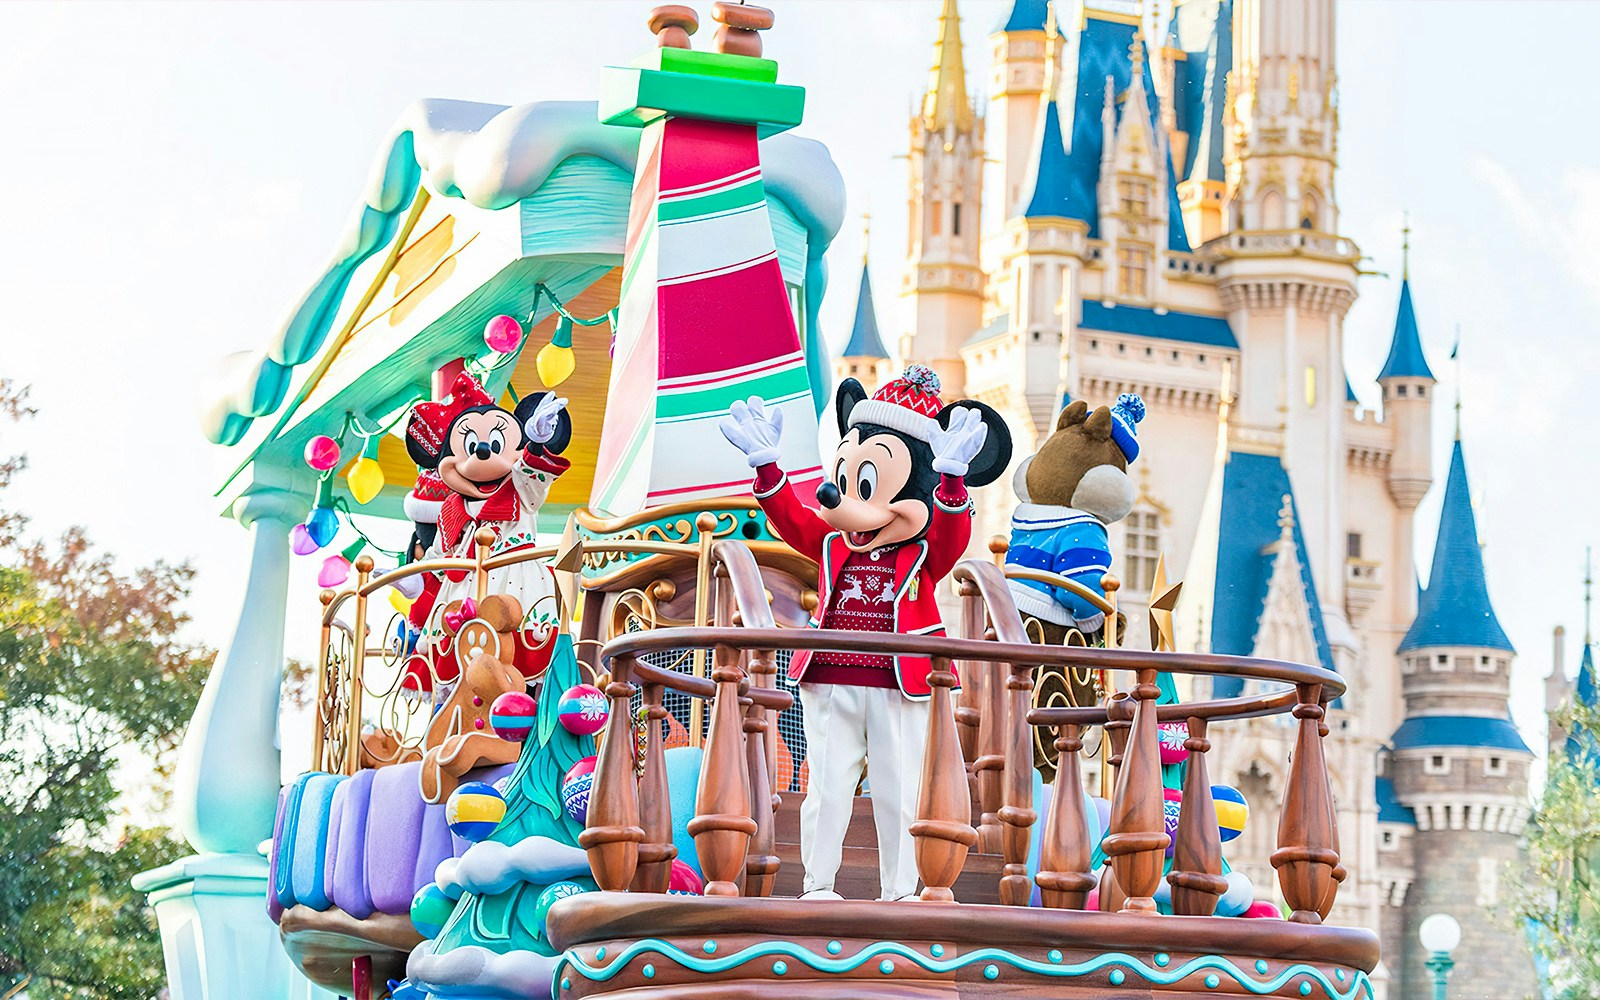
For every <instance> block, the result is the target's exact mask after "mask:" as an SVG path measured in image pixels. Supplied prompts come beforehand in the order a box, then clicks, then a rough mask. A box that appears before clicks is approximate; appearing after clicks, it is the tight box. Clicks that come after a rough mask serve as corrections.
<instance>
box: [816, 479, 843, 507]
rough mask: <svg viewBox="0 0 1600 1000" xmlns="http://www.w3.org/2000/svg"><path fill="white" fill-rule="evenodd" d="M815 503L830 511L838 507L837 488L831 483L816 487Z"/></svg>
mask: <svg viewBox="0 0 1600 1000" xmlns="http://www.w3.org/2000/svg"><path fill="white" fill-rule="evenodd" d="M817 503H820V504H822V506H824V507H826V508H828V509H829V510H832V509H833V508H835V507H837V506H839V487H837V486H835V485H833V484H832V483H823V484H822V485H821V486H818V487H817Z"/></svg>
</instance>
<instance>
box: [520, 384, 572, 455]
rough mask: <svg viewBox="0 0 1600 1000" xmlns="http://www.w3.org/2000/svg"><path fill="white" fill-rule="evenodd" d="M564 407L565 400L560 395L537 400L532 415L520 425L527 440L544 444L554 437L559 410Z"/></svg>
mask: <svg viewBox="0 0 1600 1000" xmlns="http://www.w3.org/2000/svg"><path fill="white" fill-rule="evenodd" d="M566 408H567V401H566V399H564V398H563V397H561V396H546V397H544V398H543V399H541V400H539V405H538V406H536V407H534V408H533V416H531V417H529V418H528V422H527V423H525V424H523V425H522V430H523V432H524V433H526V434H527V435H528V440H529V441H531V442H533V443H534V444H544V443H545V442H546V441H548V440H550V439H551V438H553V437H555V436H556V426H557V421H558V420H559V418H560V416H561V411H562V410H565V409H566Z"/></svg>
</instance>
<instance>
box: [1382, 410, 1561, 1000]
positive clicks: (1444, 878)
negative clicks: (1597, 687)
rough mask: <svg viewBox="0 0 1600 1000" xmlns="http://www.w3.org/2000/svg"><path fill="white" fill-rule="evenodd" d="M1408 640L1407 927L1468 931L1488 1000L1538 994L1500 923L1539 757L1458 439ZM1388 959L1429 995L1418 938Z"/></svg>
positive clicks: (1466, 969)
mask: <svg viewBox="0 0 1600 1000" xmlns="http://www.w3.org/2000/svg"><path fill="white" fill-rule="evenodd" d="M1418 605H1419V606H1418V610H1417V617H1416V620H1415V621H1413V622H1412V625H1411V628H1410V630H1409V631H1408V632H1407V633H1406V636H1405V638H1404V639H1403V640H1402V641H1401V643H1400V647H1399V649H1398V650H1397V653H1398V655H1399V657H1400V672H1401V689H1402V692H1403V694H1404V697H1405V704H1406V720H1405V722H1403V723H1402V724H1401V725H1400V728H1399V729H1397V730H1396V731H1395V733H1394V735H1393V736H1392V737H1391V738H1390V741H1389V760H1388V773H1389V776H1390V777H1391V778H1392V780H1393V782H1394V790H1395V796H1396V799H1397V801H1398V802H1399V804H1400V805H1402V806H1404V807H1406V808H1408V809H1410V810H1412V812H1413V813H1414V814H1415V817H1416V834H1415V837H1414V840H1413V851H1414V859H1415V878H1414V881H1413V883H1412V885H1411V888H1410V891H1409V892H1408V893H1407V896H1406V900H1405V910H1406V921H1405V922H1406V924H1407V925H1408V926H1413V927H1414V926H1416V925H1417V924H1418V923H1419V922H1420V921H1421V920H1422V919H1423V918H1424V917H1426V916H1428V915H1430V914H1433V913H1439V912H1443V913H1448V914H1450V915H1451V916H1452V917H1455V918H1456V920H1457V921H1459V922H1460V923H1461V927H1462V943H1461V947H1460V948H1459V949H1457V951H1456V971H1455V976H1457V977H1459V981H1464V982H1470V983H1472V984H1473V990H1474V992H1475V993H1477V994H1479V995H1482V996H1497V997H1498V996H1528V995H1532V994H1533V993H1535V992H1536V989H1535V987H1536V978H1535V976H1534V969H1533V963H1532V961H1531V959H1530V958H1529V956H1528V953H1527V951H1526V949H1520V948H1518V947H1515V942H1516V941H1519V940H1520V936H1518V937H1514V938H1508V937H1507V935H1506V934H1505V932H1504V930H1503V929H1501V928H1500V926H1499V925H1498V924H1497V922H1496V916H1495V914H1496V913H1497V912H1498V911H1499V909H1500V908H1501V907H1502V906H1503V905H1504V899H1503V896H1502V889H1501V884H1500V880H1501V876H1502V872H1503V871H1504V869H1505V867H1506V865H1507V864H1508V863H1509V862H1511V861H1512V860H1514V859H1515V858H1516V857H1517V853H1518V841H1519V838H1520V837H1521V834H1522V830H1523V826H1524V825H1525V824H1526V822H1527V819H1528V815H1529V812H1530V807H1529V801H1528V787H1529V782H1528V772H1529V769H1530V767H1531V766H1532V764H1533V752H1532V751H1531V750H1529V749H1528V745H1527V744H1526V743H1525V742H1523V739H1522V736H1521V735H1520V734H1519V733H1518V732H1517V727H1516V726H1515V725H1514V724H1513V723H1512V721H1511V713H1510V709H1509V707H1508V704H1507V699H1508V696H1509V694H1510V685H1511V668H1512V663H1513V658H1514V656H1515V650H1513V649H1512V646H1511V641H1510V639H1508V638H1507V637H1506V633H1505V629H1503V628H1502V627H1501V625H1500V621H1499V619H1498V618H1497V617H1496V616H1495V613H1494V607H1493V605H1492V604H1491V603H1490V600H1489V589H1488V585H1487V582H1486V580H1485V578H1484V570H1483V554H1482V552H1481V551H1480V549H1479V545H1478V528H1477V520H1476V518H1475V517H1474V515H1473V511H1472V502H1471V498H1470V494H1469V488H1468V484H1467V468H1466V460H1465V458H1464V457H1463V455H1462V449H1461V441H1460V440H1459V438H1458V439H1457V441H1456V443H1455V447H1454V449H1453V451H1452V453H1451V456H1450V472H1449V476H1448V478H1447V480H1446V482H1445V491H1444V503H1443V506H1442V509H1441V510H1440V514H1439V538H1438V542H1437V544H1436V545H1435V547H1434V553H1433V568H1432V570H1431V572H1430V573H1429V576H1428V588H1427V589H1426V590H1425V591H1423V593H1422V596H1421V598H1420V600H1419V602H1418ZM1403 945H1404V951H1403V954H1402V955H1398V956H1394V957H1393V958H1391V959H1390V968H1391V970H1395V971H1397V972H1398V976H1399V980H1400V989H1399V992H1398V995H1399V996H1408V997H1409V996H1423V995H1426V993H1427V990H1428V984H1429V982H1430V979H1429V973H1428V971H1427V969H1426V968H1425V967H1424V964H1423V963H1424V961H1425V959H1426V957H1427V956H1426V955H1423V954H1422V953H1421V949H1420V948H1419V947H1418V945H1417V943H1416V941H1415V940H1414V938H1410V937H1409V936H1408V937H1407V938H1406V939H1404V941H1403Z"/></svg>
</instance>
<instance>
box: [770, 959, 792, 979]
mask: <svg viewBox="0 0 1600 1000" xmlns="http://www.w3.org/2000/svg"><path fill="white" fill-rule="evenodd" d="M788 971H789V963H788V962H773V963H772V972H773V974H774V975H778V976H781V975H783V974H784V973H786V972H788Z"/></svg>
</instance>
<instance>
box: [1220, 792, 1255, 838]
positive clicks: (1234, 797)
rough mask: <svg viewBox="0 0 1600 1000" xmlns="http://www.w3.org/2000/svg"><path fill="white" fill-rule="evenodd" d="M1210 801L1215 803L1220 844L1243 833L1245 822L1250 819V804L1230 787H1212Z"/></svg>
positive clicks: (1241, 794) (1242, 795)
mask: <svg viewBox="0 0 1600 1000" xmlns="http://www.w3.org/2000/svg"><path fill="white" fill-rule="evenodd" d="M1211 801H1212V802H1214V803H1216V806H1217V829H1218V830H1220V831H1221V833H1222V842H1223V843H1224V844H1226V843H1227V842H1228V841H1230V840H1232V839H1234V838H1235V837H1237V836H1239V834H1241V833H1243V832H1244V823H1245V820H1247V819H1249V818H1250V803H1248V802H1246V801H1245V800H1244V794H1243V793H1241V792H1240V791H1239V790H1238V789H1237V788H1234V787H1233V786H1232V785H1212V786H1211Z"/></svg>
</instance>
